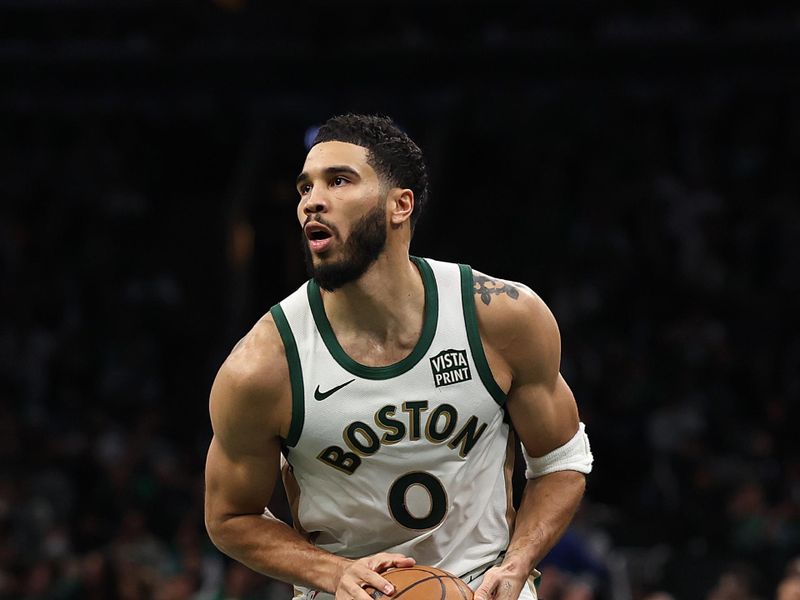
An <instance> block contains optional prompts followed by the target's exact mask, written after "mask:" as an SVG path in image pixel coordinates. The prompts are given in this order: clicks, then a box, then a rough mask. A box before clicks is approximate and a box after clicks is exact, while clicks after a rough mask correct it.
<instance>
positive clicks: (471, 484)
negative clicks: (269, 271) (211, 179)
mask: <svg viewBox="0 0 800 600" xmlns="http://www.w3.org/2000/svg"><path fill="white" fill-rule="evenodd" d="M412 260H413V262H414V263H415V264H416V266H417V268H418V269H419V271H420V274H421V275H422V280H423V283H424V286H425V315H424V324H423V328H422V334H421V335H420V338H419V341H418V342H417V344H416V347H415V348H414V349H413V350H412V352H411V353H410V354H409V355H408V356H407V357H406V358H404V359H403V360H401V361H399V362H397V363H395V364H393V365H389V366H382V367H371V366H366V365H362V364H360V363H358V362H356V361H355V360H353V359H352V358H350V357H349V356H348V355H347V354H345V352H344V351H343V349H342V347H341V346H340V345H339V343H338V342H337V340H336V337H335V336H334V333H333V330H332V328H331V325H330V323H329V321H328V319H327V317H326V315H325V310H324V307H323V304H322V299H321V296H320V290H319V287H318V286H317V284H316V283H315V282H314V281H313V280H311V281H309V282H307V283H306V284H305V285H303V286H302V287H301V288H300V289H298V290H297V291H296V292H295V293H293V294H292V295H291V296H289V297H288V298H286V299H285V300H284V301H283V302H281V303H280V304H278V305H275V306H274V307H273V308H272V310H271V313H272V316H273V318H274V320H275V323H276V324H277V327H278V330H279V332H280V335H281V337H282V339H283V343H284V346H285V349H286V355H287V359H288V362H289V367H290V374H291V386H292V397H293V400H292V422H291V428H290V431H289V435H288V437H287V439H286V441H285V446H284V451H285V461H284V470H283V471H284V485H285V486H286V490H287V496H288V498H289V502H290V505H291V507H292V512H293V517H294V525H295V527H296V529H297V530H298V531H300V532H301V533H302V534H304V535H305V536H307V538H308V539H309V540H310V541H311V542H312V543H314V544H316V545H317V546H319V547H320V548H323V549H325V550H327V551H329V552H333V553H335V554H338V555H341V556H345V557H348V558H359V557H362V556H366V555H370V554H374V553H376V552H381V551H388V552H399V553H402V554H405V555H407V556H411V557H413V558H415V559H416V561H417V563H419V564H425V565H431V566H435V567H439V568H442V569H445V570H446V571H449V572H451V573H453V574H455V575H458V576H460V577H464V578H465V579H467V580H469V579H470V578H472V577H477V576H479V575H480V574H482V573H483V571H485V570H486V569H487V568H488V567H489V566H491V565H492V564H494V563H495V562H496V561H497V560H498V558H499V557H501V556H502V553H503V552H504V550H505V549H506V546H507V545H508V542H509V537H510V533H511V527H512V526H513V518H514V509H513V505H512V497H511V475H512V470H513V459H514V451H515V446H514V441H513V440H512V439H511V438H512V437H513V435H511V432H510V429H509V425H508V423H507V420H506V418H505V411H504V409H503V405H504V402H505V394H504V393H503V391H502V390H501V389H500V388H499V387H498V385H497V383H496V382H495V381H494V378H493V377H492V374H491V372H490V370H489V366H488V363H487V361H486V356H485V354H484V350H483V346H482V344H481V340H480V335H479V332H478V324H477V319H476V314H475V304H474V302H475V300H474V294H473V279H472V270H471V269H470V268H469V267H468V266H465V265H456V264H450V263H443V262H439V261H434V260H429V259H421V258H412ZM300 591H301V592H306V593H307V592H309V590H300ZM314 595H315V596H316V594H314Z"/></svg>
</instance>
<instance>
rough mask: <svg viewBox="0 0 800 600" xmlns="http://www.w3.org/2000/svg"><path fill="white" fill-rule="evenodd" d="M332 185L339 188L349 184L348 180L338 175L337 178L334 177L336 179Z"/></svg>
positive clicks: (332, 181)
mask: <svg viewBox="0 0 800 600" xmlns="http://www.w3.org/2000/svg"><path fill="white" fill-rule="evenodd" d="M331 183H332V184H333V185H334V186H335V187H339V186H341V185H344V184H345V183H348V181H347V179H345V178H344V177H342V176H340V175H337V176H336V177H334V178H333V179H332V180H331Z"/></svg>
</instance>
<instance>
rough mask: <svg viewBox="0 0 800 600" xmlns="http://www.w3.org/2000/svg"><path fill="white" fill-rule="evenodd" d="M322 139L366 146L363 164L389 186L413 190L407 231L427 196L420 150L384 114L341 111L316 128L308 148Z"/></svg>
mask: <svg viewBox="0 0 800 600" xmlns="http://www.w3.org/2000/svg"><path fill="white" fill-rule="evenodd" d="M322 142H346V143H348V144H356V145H358V146H362V147H364V148H366V149H367V163H368V164H369V165H370V166H371V167H372V168H373V169H375V172H376V173H378V175H379V176H381V177H383V178H384V179H386V180H387V181H388V182H389V183H390V184H391V185H392V186H396V187H401V188H408V189H410V190H411V191H412V192H414V210H413V211H412V213H411V230H412V231H413V230H414V227H415V225H416V223H417V219H419V215H420V213H421V212H422V208H423V206H425V202H426V201H427V199H428V170H427V168H426V167H425V159H424V157H423V156H422V150H420V149H419V146H417V145H416V144H415V143H414V141H413V140H412V139H411V138H410V137H408V135H407V134H406V133H405V132H404V131H402V130H401V129H400V128H399V127H398V126H397V125H396V124H395V122H394V121H393V120H392V119H391V118H389V117H387V116H384V115H359V114H352V113H349V114H345V115H338V116H335V117H331V118H330V119H328V120H327V121H326V122H325V124H324V125H323V126H322V127H320V129H319V131H318V132H317V135H316V137H315V138H314V141H313V142H312V143H311V145H312V147H313V146H316V145H317V144H319V143H322Z"/></svg>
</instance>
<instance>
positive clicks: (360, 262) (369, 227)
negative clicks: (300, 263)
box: [303, 204, 386, 292]
mask: <svg viewBox="0 0 800 600" xmlns="http://www.w3.org/2000/svg"><path fill="white" fill-rule="evenodd" d="M310 220H315V221H318V222H320V223H323V224H325V225H328V224H327V223H325V222H324V221H322V219H320V218H319V217H317V218H312V219H310ZM331 229H333V228H331ZM334 231H336V230H335V229H334ZM385 246H386V212H385V208H384V206H383V205H382V204H379V205H378V206H376V207H375V208H373V209H372V210H370V211H369V212H368V213H367V214H365V215H364V216H363V217H361V218H360V219H359V220H358V221H357V222H356V224H355V225H354V226H353V229H352V231H351V232H350V236H349V237H348V238H347V241H346V242H345V243H344V246H343V247H342V258H341V259H340V260H338V261H336V262H330V263H321V264H318V265H315V264H314V257H313V255H312V253H311V248H309V245H308V240H307V239H306V237H305V235H303V253H304V255H305V259H306V270H307V271H308V275H309V276H310V277H312V278H313V279H314V281H316V282H317V285H319V287H321V288H322V289H323V290H326V291H328V292H332V291H334V290H336V289H338V288H340V287H342V286H343V285H345V284H347V283H350V282H351V281H355V280H357V279H358V278H359V277H361V276H362V275H363V274H364V273H366V271H367V269H369V267H370V266H371V265H372V263H374V262H375V261H376V260H378V257H379V256H380V255H381V252H383V249H384V247H385Z"/></svg>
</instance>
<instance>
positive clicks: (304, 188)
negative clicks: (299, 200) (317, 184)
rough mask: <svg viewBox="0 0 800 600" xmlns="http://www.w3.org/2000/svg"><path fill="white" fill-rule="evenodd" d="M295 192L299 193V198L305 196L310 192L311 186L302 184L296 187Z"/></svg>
mask: <svg viewBox="0 0 800 600" xmlns="http://www.w3.org/2000/svg"><path fill="white" fill-rule="evenodd" d="M297 191H298V192H300V195H301V196H305V195H306V194H307V193H308V192H310V191H311V184H310V183H304V184H303V185H300V186H298V187H297Z"/></svg>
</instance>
